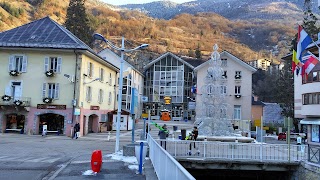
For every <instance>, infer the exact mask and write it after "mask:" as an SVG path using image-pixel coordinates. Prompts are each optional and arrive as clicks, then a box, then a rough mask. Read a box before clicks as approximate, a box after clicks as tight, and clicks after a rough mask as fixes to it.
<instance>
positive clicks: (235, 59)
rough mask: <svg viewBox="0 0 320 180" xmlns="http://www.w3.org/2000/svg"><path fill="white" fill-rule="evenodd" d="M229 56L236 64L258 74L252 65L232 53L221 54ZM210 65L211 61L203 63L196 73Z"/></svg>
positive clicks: (221, 54) (224, 52)
mask: <svg viewBox="0 0 320 180" xmlns="http://www.w3.org/2000/svg"><path fill="white" fill-rule="evenodd" d="M223 55H224V56H228V57H230V58H231V59H232V60H234V61H235V62H237V63H238V64H240V65H241V66H243V67H244V68H246V69H248V70H249V71H251V72H256V71H257V69H256V68H254V67H252V66H251V65H249V64H248V63H246V62H244V61H243V60H241V59H239V58H238V57H236V56H235V55H233V54H231V53H230V52H228V51H226V50H224V51H222V52H221V53H220V56H223ZM208 63H209V61H206V62H204V63H202V64H201V65H199V66H198V67H196V68H195V71H198V70H199V69H201V68H203V67H205V66H207V65H208Z"/></svg>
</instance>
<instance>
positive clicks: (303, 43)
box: [297, 25, 312, 61]
mask: <svg viewBox="0 0 320 180" xmlns="http://www.w3.org/2000/svg"><path fill="white" fill-rule="evenodd" d="M311 42H312V39H311V37H310V36H309V35H308V34H307V32H306V31H305V30H304V29H302V26H300V25H299V27H298V43H297V59H298V60H300V61H302V54H303V51H304V50H305V49H306V48H307V47H308V45H309V44H310V43H311Z"/></svg>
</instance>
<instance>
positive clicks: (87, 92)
mask: <svg viewBox="0 0 320 180" xmlns="http://www.w3.org/2000/svg"><path fill="white" fill-rule="evenodd" d="M86 89H87V90H86V100H87V101H89V86H87V88H86Z"/></svg>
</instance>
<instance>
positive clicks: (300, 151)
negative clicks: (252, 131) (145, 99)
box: [157, 140, 307, 162]
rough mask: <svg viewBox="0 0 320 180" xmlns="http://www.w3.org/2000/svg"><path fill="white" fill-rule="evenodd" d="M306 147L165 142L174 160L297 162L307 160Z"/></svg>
mask: <svg viewBox="0 0 320 180" xmlns="http://www.w3.org/2000/svg"><path fill="white" fill-rule="evenodd" d="M157 142H160V140H157ZM190 147H191V150H190ZM306 147H307V146H306V145H290V146H289V145H287V144H253V143H236V142H212V141H181V140H166V151H167V152H168V153H169V154H171V155H172V156H173V157H175V158H177V157H178V158H183V157H186V158H188V157H190V156H192V157H195V156H196V157H197V158H204V159H223V160H239V161H241V160H243V161H249V160H250V161H272V162H297V161H301V160H305V159H307V148H306Z"/></svg>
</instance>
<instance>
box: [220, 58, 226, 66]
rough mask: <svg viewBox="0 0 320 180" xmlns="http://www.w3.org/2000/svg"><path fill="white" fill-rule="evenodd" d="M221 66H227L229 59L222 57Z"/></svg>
mask: <svg viewBox="0 0 320 180" xmlns="http://www.w3.org/2000/svg"><path fill="white" fill-rule="evenodd" d="M221 66H222V67H227V59H223V58H221Z"/></svg>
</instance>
